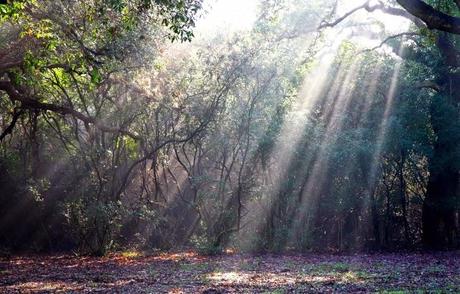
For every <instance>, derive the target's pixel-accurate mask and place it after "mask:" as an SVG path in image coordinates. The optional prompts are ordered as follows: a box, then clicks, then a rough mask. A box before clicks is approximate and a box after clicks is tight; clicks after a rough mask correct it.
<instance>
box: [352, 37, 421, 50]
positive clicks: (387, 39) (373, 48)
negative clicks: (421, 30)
mask: <svg viewBox="0 0 460 294" xmlns="http://www.w3.org/2000/svg"><path fill="white" fill-rule="evenodd" d="M418 35H419V34H418V33H415V32H404V33H400V34H396V35H391V36H388V37H386V38H385V39H384V40H383V41H382V42H381V43H380V44H379V45H377V46H375V47H372V48H369V49H364V50H362V51H361V52H360V53H363V52H369V51H373V50H376V49H379V48H381V47H382V46H383V45H385V44H386V43H387V42H388V41H390V40H393V39H396V38H400V37H404V36H418Z"/></svg>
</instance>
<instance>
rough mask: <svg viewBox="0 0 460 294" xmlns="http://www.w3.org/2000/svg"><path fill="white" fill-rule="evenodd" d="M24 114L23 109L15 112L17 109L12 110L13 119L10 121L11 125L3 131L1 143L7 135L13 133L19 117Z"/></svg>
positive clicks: (0, 137)
mask: <svg viewBox="0 0 460 294" xmlns="http://www.w3.org/2000/svg"><path fill="white" fill-rule="evenodd" d="M23 113H24V110H23V109H20V110H19V111H17V108H15V109H14V113H13V119H12V120H11V123H10V124H9V126H8V127H7V128H6V129H5V130H4V131H3V133H2V134H1V135H0V142H1V141H3V139H4V138H5V137H6V136H7V135H8V134H11V133H12V132H13V129H14V127H15V126H16V122H17V121H18V119H19V117H21V115H22V114H23Z"/></svg>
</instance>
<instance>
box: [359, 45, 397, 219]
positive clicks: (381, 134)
mask: <svg viewBox="0 0 460 294" xmlns="http://www.w3.org/2000/svg"><path fill="white" fill-rule="evenodd" d="M403 53H404V46H403V43H401V45H400V47H399V54H398V55H402V54H403ZM401 66H402V60H400V59H397V60H396V64H395V67H394V70H393V74H392V77H391V81H390V86H389V88H388V91H387V94H386V97H385V98H386V101H385V108H384V112H383V115H382V117H381V121H380V124H379V126H378V130H377V138H376V141H375V150H374V152H373V154H372V158H371V163H370V168H369V174H368V176H367V187H366V190H365V193H364V204H363V205H362V207H361V215H362V214H363V212H364V210H368V209H369V207H370V205H371V202H372V198H373V197H374V195H373V194H374V191H375V187H376V181H377V177H378V168H379V163H380V158H381V155H382V151H383V146H384V145H385V141H386V138H387V133H388V128H389V118H390V116H391V112H392V109H393V102H394V98H395V94H396V90H397V86H398V78H399V75H400V72H401ZM374 201H375V200H374Z"/></svg>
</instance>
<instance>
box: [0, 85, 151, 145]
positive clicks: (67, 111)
mask: <svg viewBox="0 0 460 294" xmlns="http://www.w3.org/2000/svg"><path fill="white" fill-rule="evenodd" d="M0 90H3V91H5V92H6V93H7V94H8V96H9V97H10V99H11V100H12V101H13V102H14V101H18V102H20V103H21V108H29V109H38V110H45V111H47V110H48V111H52V112H56V113H59V114H62V115H71V116H73V117H75V118H77V119H79V120H81V121H83V122H84V123H86V124H92V125H94V126H96V127H97V128H98V129H100V130H101V131H103V132H108V133H120V134H123V135H126V136H129V137H131V138H133V139H135V140H139V141H142V138H141V137H140V136H138V135H136V134H134V133H132V132H130V131H127V130H124V129H120V128H115V127H109V126H106V125H104V124H103V123H101V122H100V121H98V120H97V119H95V118H93V117H90V116H87V115H84V114H83V113H81V112H79V111H77V110H75V109H73V108H70V107H66V106H60V105H55V104H51V103H43V102H40V101H38V100H36V99H31V98H29V97H25V96H24V95H22V94H21V93H20V92H19V91H18V90H17V89H16V88H15V87H14V86H13V85H12V84H11V82H9V81H0Z"/></svg>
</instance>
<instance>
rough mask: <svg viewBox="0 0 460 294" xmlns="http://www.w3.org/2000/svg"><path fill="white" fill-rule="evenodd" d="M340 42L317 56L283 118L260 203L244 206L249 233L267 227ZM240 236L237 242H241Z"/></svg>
mask: <svg viewBox="0 0 460 294" xmlns="http://www.w3.org/2000/svg"><path fill="white" fill-rule="evenodd" d="M338 47H339V42H337V43H336V44H334V46H331V47H328V48H325V49H324V50H322V51H321V52H319V53H318V54H317V56H316V60H315V64H314V65H313V68H312V69H311V71H310V72H309V73H308V74H307V76H306V77H305V78H304V81H303V83H302V86H301V89H300V91H299V94H298V95H297V96H296V100H295V101H294V102H293V104H292V107H291V108H292V111H291V112H290V113H289V114H288V115H286V117H285V120H284V122H283V124H282V126H281V130H280V132H279V134H280V135H279V136H278V138H277V140H276V142H275V146H274V148H273V151H272V152H271V156H272V165H271V166H269V167H268V168H267V169H268V170H267V173H268V179H267V181H268V183H266V188H265V189H264V192H263V193H264V195H263V198H262V199H261V200H255V201H251V202H250V203H248V204H247V210H248V211H254V212H256V213H254V214H251V215H250V214H248V216H247V217H248V219H246V220H244V222H249V223H251V230H250V231H252V232H258V233H259V232H261V231H262V229H263V226H264V225H266V219H267V217H269V216H270V213H271V210H272V209H273V205H274V202H275V200H276V198H277V197H278V194H279V190H280V188H281V186H282V180H283V176H284V175H285V174H286V172H287V171H288V169H289V166H290V164H291V161H292V159H293V157H294V154H295V151H296V149H297V147H298V145H299V142H300V140H301V139H302V137H303V134H304V131H305V127H306V121H307V118H308V116H309V115H310V113H311V111H312V110H313V109H314V106H315V105H316V104H317V103H318V99H319V98H320V97H321V95H322V93H323V92H324V91H325V90H326V86H327V81H328V77H329V74H330V71H331V67H332V65H333V59H334V57H335V55H336V53H337V51H338ZM244 238H245V237H244V236H240V239H244Z"/></svg>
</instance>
